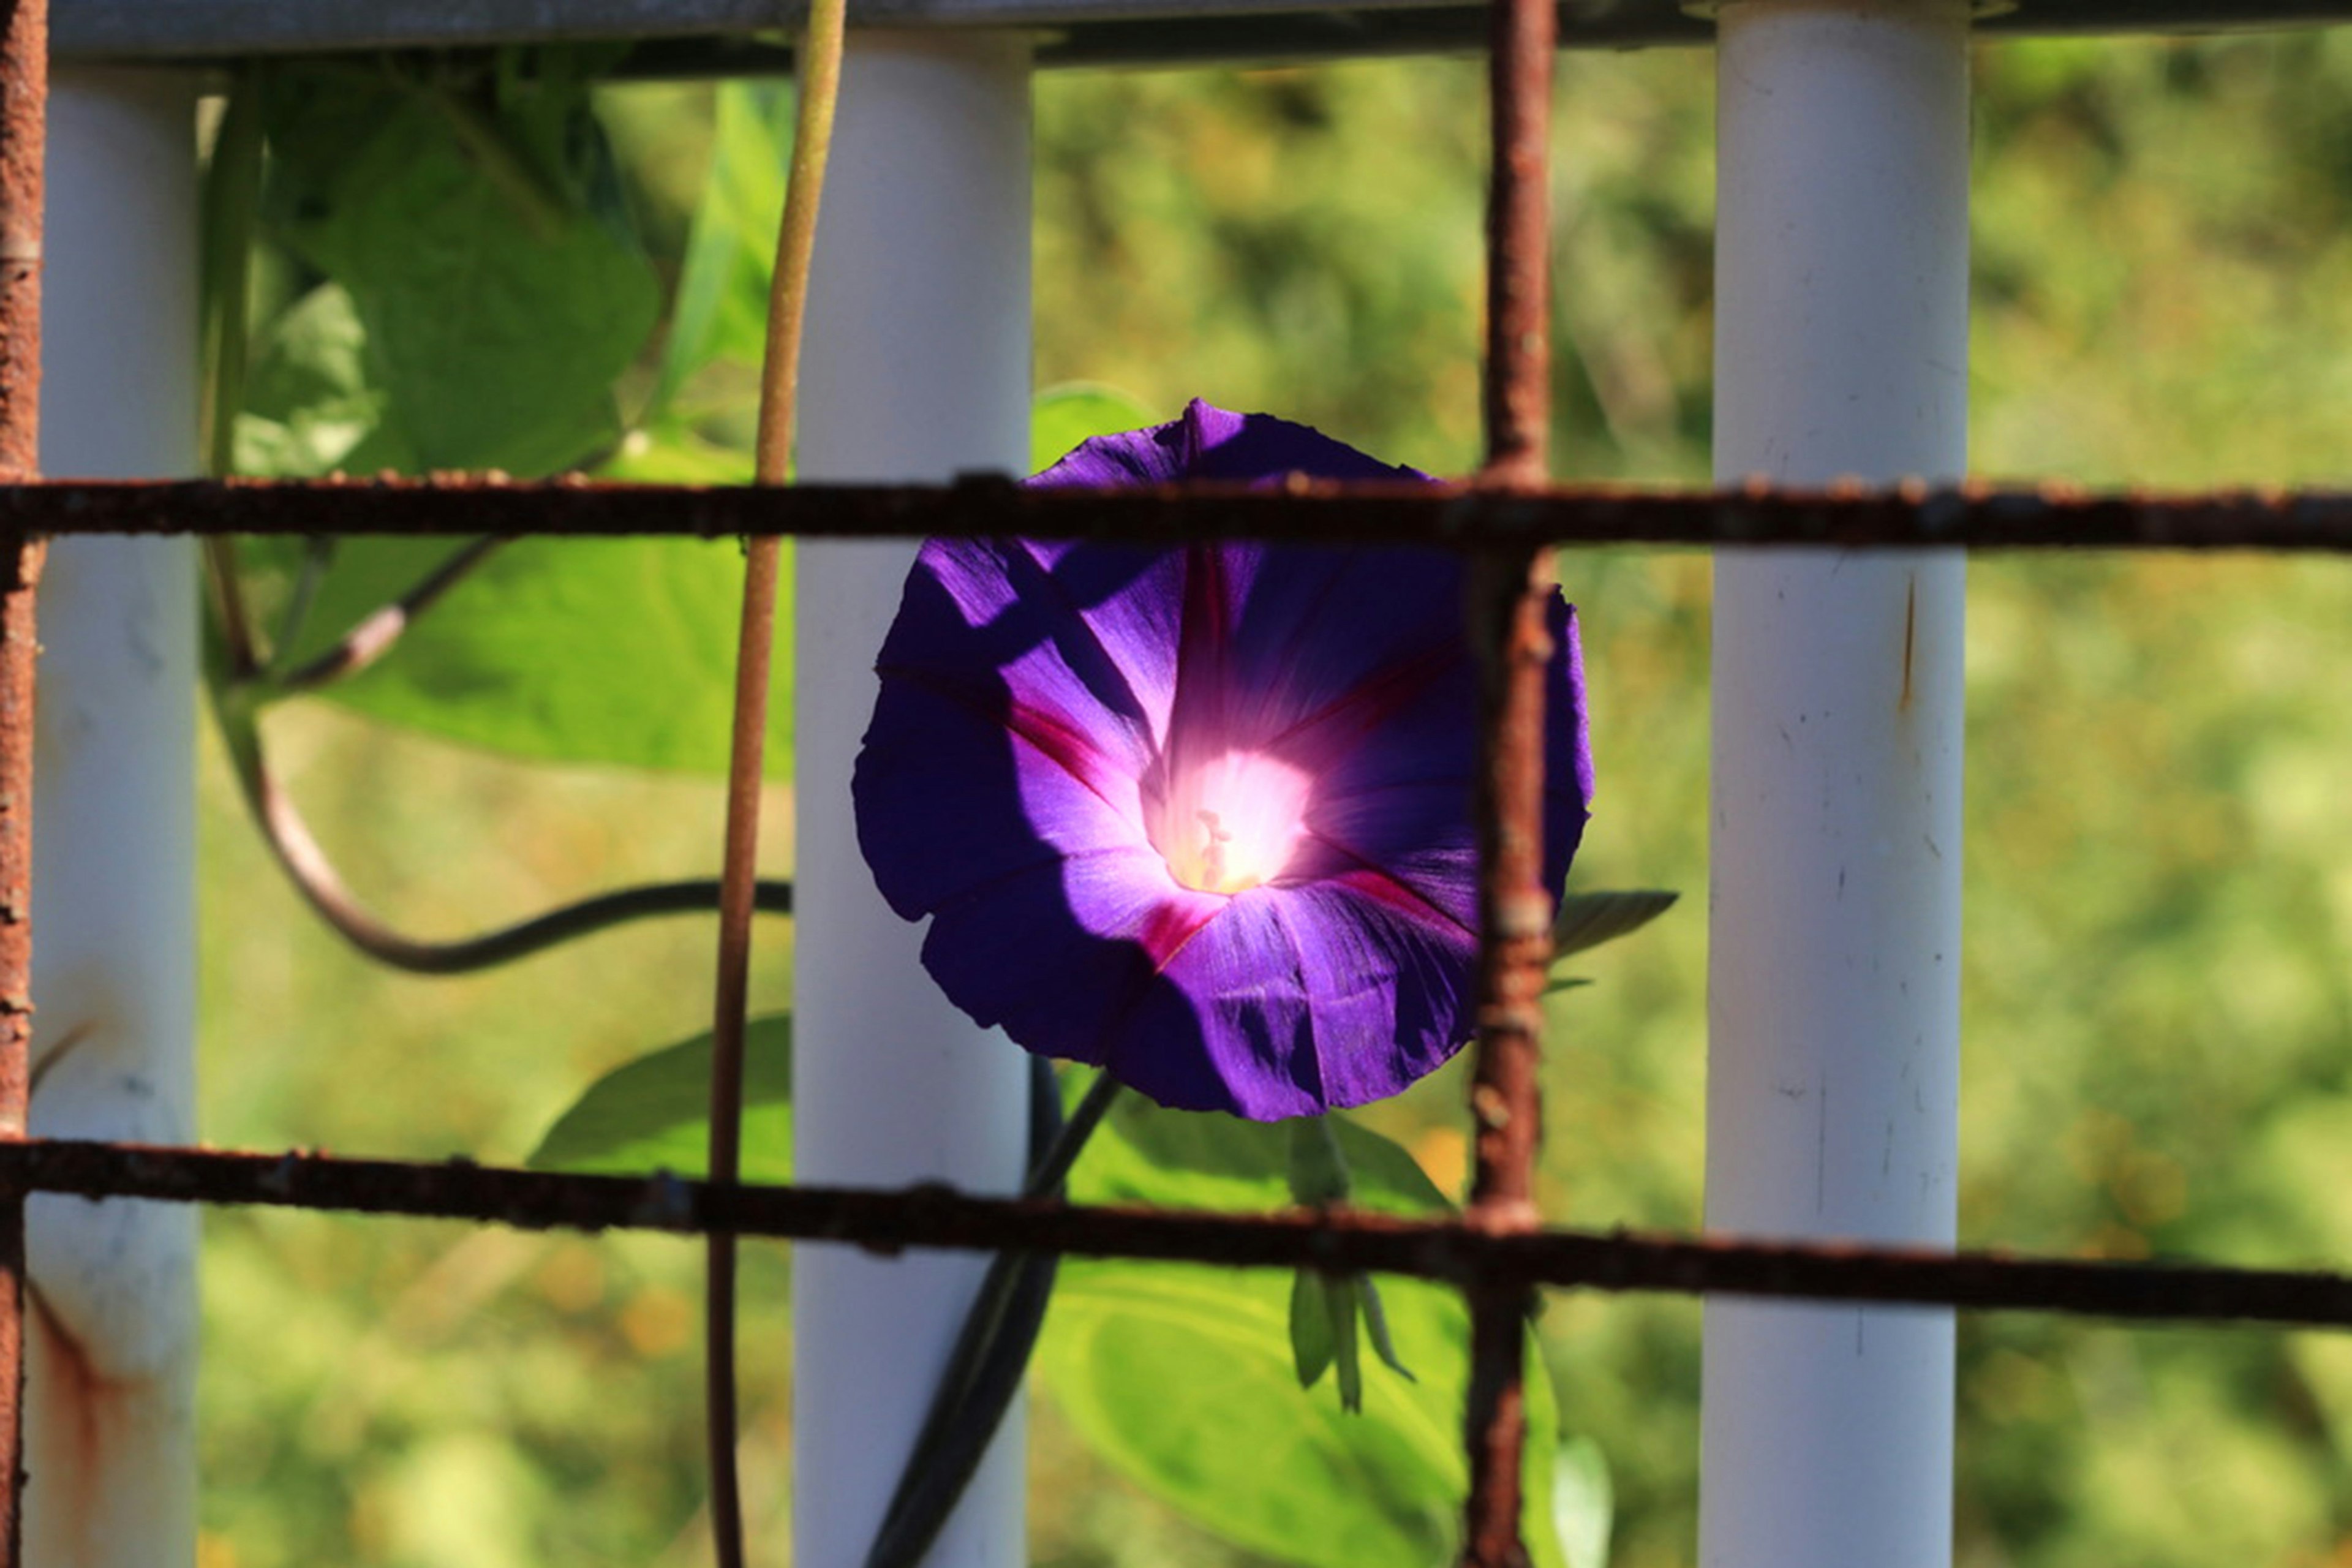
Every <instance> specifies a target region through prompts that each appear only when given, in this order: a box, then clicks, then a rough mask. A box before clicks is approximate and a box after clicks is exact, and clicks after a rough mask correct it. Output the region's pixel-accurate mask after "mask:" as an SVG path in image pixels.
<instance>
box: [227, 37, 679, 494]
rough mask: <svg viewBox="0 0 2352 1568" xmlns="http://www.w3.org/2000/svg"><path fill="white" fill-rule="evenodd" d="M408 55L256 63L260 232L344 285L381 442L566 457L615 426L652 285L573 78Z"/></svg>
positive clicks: (454, 462) (424, 457)
mask: <svg viewBox="0 0 2352 1568" xmlns="http://www.w3.org/2000/svg"><path fill="white" fill-rule="evenodd" d="M509 64H510V62H509ZM425 70H426V72H427V73H428V74H426V75H424V76H419V77H412V78H405V79H404V78H402V77H398V76H395V75H394V73H393V71H392V70H391V69H390V68H376V67H371V66H365V65H352V64H344V63H333V64H314V65H305V66H301V67H288V68H279V69H275V70H272V71H271V72H269V73H268V76H267V77H266V78H265V83H266V90H265V96H264V106H263V118H264V123H265V126H266V128H267V130H268V136H269V141H270V145H271V148H272V150H273V153H274V154H275V162H274V163H273V165H272V178H271V181H270V187H269V191H268V196H267V202H266V208H265V215H266V217H267V219H268V224H269V229H270V232H271V233H272V234H273V235H274V236H275V237H277V238H278V240H279V241H280V242H281V243H283V244H285V245H286V246H287V247H289V248H290V249H291V250H293V251H294V252H295V253H296V254H297V255H298V256H299V257H300V258H302V259H303V260H304V261H305V262H307V263H308V264H309V265H310V266H311V267H313V268H317V269H318V270H319V271H320V273H322V274H324V275H325V277H326V278H327V279H329V280H331V281H332V282H333V283H335V284H337V285H339V286H341V289H343V290H344V291H345V292H346V293H347V295H348V296H349V298H350V301H351V305H352V310H353V312H354V314H355V316H356V318H357V321H358V323H359V326H360V327H361V329H362V331H363V334H364V357H365V365H366V372H367V374H366V382H367V384H368V385H369V386H370V387H372V388H374V389H377V390H380V391H381V392H382V394H383V407H382V409H381V411H380V421H379V422H380V424H381V425H382V426H383V430H384V433H385V438H386V440H387V442H388V443H389V445H390V447H391V448H392V449H394V450H396V451H399V452H401V453H403V454H404V455H405V456H406V457H407V458H409V459H411V460H413V461H414V462H415V464H417V465H419V466H422V467H425V468H503V469H506V470H508V471H509V472H512V473H517V474H524V475H534V474H542V473H548V472H551V471H553V470H555V469H557V468H565V467H568V466H571V465H573V464H576V463H578V462H580V461H582V460H583V459H584V458H588V457H590V456H592V455H593V453H594V452H595V451H596V450H597V449H598V448H600V447H605V446H608V445H610V444H611V443H612V442H613V441H614V440H615V439H616V438H617V437H618V436H619V433H620V423H619V418H618V415H617V413H616V411H615V408H614V401H613V392H612V384H613V381H614V377H615V376H617V375H618V374H620V373H621V372H622V371H623V370H625V368H627V366H628V365H629V364H630V363H631V362H632V361H633V360H634V359H635V355H636V353H637V350H638V348H639V347H640V345H642V344H643V343H644V342H645V341H646V337H647V336H648V335H649V333H650V332H651V331H652V329H653V325H654V321H655V319H656V314H657V312H658V310H659V302H660V300H659V290H658V287H657V285H656V279H655V277H654V272H653V268H652V265H651V263H650V262H649V261H648V260H647V258H646V254H645V251H644V249H643V247H641V246H640V245H639V244H638V243H637V242H636V240H635V237H634V236H632V235H631V234H629V233H628V232H627V230H626V228H625V226H624V225H622V224H621V223H619V222H617V221H616V220H615V216H614V215H615V214H616V213H617V211H618V206H617V202H616V201H615V200H614V197H613V195H612V192H611V186H612V183H613V176H612V169H611V155H610V152H609V149H608V148H607V147H606V145H605V142H604V137H603V134H602V132H601V131H600V129H599V128H598V126H597V125H596V122H595V118H594V115H593V112H592V111H591V110H590V107H589V100H588V89H587V84H586V82H585V81H584V80H583V79H581V78H579V77H578V76H576V75H573V74H571V73H569V72H565V71H561V70H550V71H549V72H548V73H547V74H545V75H543V76H541V77H535V78H525V77H522V76H520V75H519V74H517V73H516V72H515V71H514V70H513V69H511V68H509V69H507V70H505V71H504V72H503V73H502V74H500V75H499V77H498V78H497V79H495V80H492V79H488V78H487V77H485V76H484V75H483V74H482V73H480V72H478V71H477V72H474V73H471V74H467V73H465V72H463V71H461V70H458V69H457V68H453V67H449V66H446V65H444V66H437V67H428V68H425Z"/></svg>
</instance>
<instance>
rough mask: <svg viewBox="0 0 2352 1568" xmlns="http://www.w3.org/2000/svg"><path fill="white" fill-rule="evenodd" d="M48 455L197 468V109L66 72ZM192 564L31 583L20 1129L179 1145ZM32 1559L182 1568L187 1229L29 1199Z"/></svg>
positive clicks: (103, 555)
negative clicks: (28, 1016)
mask: <svg viewBox="0 0 2352 1568" xmlns="http://www.w3.org/2000/svg"><path fill="white" fill-rule="evenodd" d="M47 176H48V211H47V235H46V238H45V245H44V250H45V252H46V255H47V267H46V268H45V273H44V279H43V301H42V310H41V331H42V337H43V344H42V349H43V352H42V383H43V384H42V388H41V443H40V461H41V468H42V469H43V471H44V472H46V473H47V474H50V475H54V476H58V477H80V478H132V477H141V476H146V477H155V476H169V477H185V476H187V475H190V474H193V473H194V472H195V471H196V397H195V394H196V376H197V361H196V203H195V182H196V150H195V96H194V90H193V88H192V87H191V85H190V83H189V81H188V79H185V78H184V77H179V76H173V75H168V74H161V73H152V72H150V73H138V74H132V73H127V72H125V73H104V72H96V71H79V70H77V71H71V72H62V71H61V72H59V73H58V76H57V78H56V79H55V80H54V81H53V83H52V84H51V89H50V98H49V148H48V171H47ZM194 564H195V555H194V547H193V545H192V543H191V542H189V541H187V540H184V539H173V540H142V541H130V540H117V539H61V540H58V542H55V543H54V544H52V545H51V546H50V551H49V564H48V572H47V577H46V578H45V579H44V581H43V584H42V587H41V602H40V616H41V643H42V649H43V652H42V658H41V662H40V669H39V681H40V686H39V697H38V702H39V708H38V713H39V722H38V725H37V750H36V752H35V763H34V766H35V777H36V784H35V788H34V795H33V804H34V812H33V829H34V858H33V921H34V942H33V995H34V998H35V1003H36V1005H37V1007H38V1008H39V1011H38V1013H37V1015H36V1020H37V1027H36V1030H35V1034H34V1063H35V1066H34V1071H35V1073H36V1075H37V1077H36V1083H37V1089H36V1091H35V1094H34V1097H33V1108H32V1128H33V1131H35V1132H36V1133H37V1134H40V1135H43V1136H47V1137H81V1138H115V1139H140V1140H143V1141H147V1142H163V1143H184V1142H193V1141H194V1136H195V1115H194V1088H195V1086H194V1054H195V1053H194V1039H195V924H194V920H195V793H194V792H195V780H194V760H195V735H194V700H195V681H196V660H195V653H196V582H195V573H194ZM27 1225H28V1227H29V1246H30V1249H31V1265H30V1274H31V1279H32V1284H33V1289H34V1292H35V1300H36V1313H35V1330H34V1332H33V1333H32V1335H31V1336H30V1340H29V1351H28V1355H29V1363H30V1399H29V1405H28V1414H27V1423H28V1447H29V1455H28V1459H27V1468H28V1469H29V1472H30V1484H29V1487H28V1489H27V1491H26V1510H25V1539H26V1561H28V1562H32V1563H41V1564H44V1565H45V1568H171V1565H172V1564H174V1563H192V1562H193V1561H194V1557H195V1459H194V1399H195V1352H196V1292H195V1252H196V1218H195V1213H194V1210H193V1209H190V1208H188V1207H186V1206H185V1205H163V1204H142V1203H106V1204H91V1203H87V1202H84V1201H83V1200H81V1199H79V1198H65V1197H39V1198H35V1199H34V1200H33V1201H32V1204H31V1205H30V1210H29V1214H28V1217H27Z"/></svg>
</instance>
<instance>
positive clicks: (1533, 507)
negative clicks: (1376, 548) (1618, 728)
mask: <svg viewBox="0 0 2352 1568" xmlns="http://www.w3.org/2000/svg"><path fill="white" fill-rule="evenodd" d="M10 529H16V530H22V531H27V532H37V533H47V534H58V535H66V534H87V533H107V534H176V533H193V534H205V535H210V534H223V533H250V534H314V533H341V534H391V535H414V536H417V537H429V536H443V537H462V536H473V535H480V534H498V535H509V536H520V535H531V536H561V535H575V536H583V537H593V536H610V535H625V534H637V535H682V536H688V537H698V538H706V539H716V538H723V537H727V536H730V535H740V534H746V533H789V534H795V535H799V536H802V537H804V538H830V539H854V538H886V537H925V536H937V537H943V538H972V537H984V536H988V535H1017V536H1020V537H1024V538H1033V539H1105V540H1120V541H1126V542H1134V543H1158V542H1181V541H1184V540H1199V539H1234V538H1255V539H1267V540H1297V541H1301V542H1319V543H1330V542H1334V541H1341V540H1345V541H1355V542H1364V543H1387V544H1428V545H1438V546H1442V547H1448V548H1455V549H1480V548H1486V547H1496V546H1512V545H1517V546H1526V545H1528V544H1532V543H1538V542H1554V543H1560V544H1581V545H1590V544H1627V545H1651V546H1667V545H1708V544H1755V545H1793V546H1820V545H1833V546H1837V547H1840V548H1849V549H1864V548H1872V547H1881V548H1895V549H1900V548H1917V547H1919V546H1922V545H1953V546H1961V547H1966V548H1971V549H1979V550H2049V549H2094V550H2263V551H2284V552H2330V553H2343V552H2352V492H2344V491H2324V490H2313V491H2293V490H2253V489H2248V490H2220V491H2210V492H2205V493H2159V492H2154V491H2147V492H2142V491H2116V492H2101V493H2091V492H2086V491H2083V490H2080V489H2070V488H2065V487H2060V486H2051V487H2046V488H2042V489H2027V488H2002V487H1996V486H1990V485H1975V484H1970V485H1958V486H1950V487H1945V488H1937V489H1928V488H1926V487H1918V486H1897V487H1889V488H1886V489H1865V488H1862V487H1844V488H1832V489H1784V490H1777V491H1776V490H1773V489H1768V488H1765V487H1761V486H1755V487H1742V488H1737V489H1713V490H1709V489H1690V490H1668V489H1637V488H1634V487H1631V486H1615V485H1572V486H1571V485H1560V486H1552V487H1548V488H1546V489H1540V490H1535V491H1509V492H1505V491H1496V490H1487V491H1480V490H1477V489H1473V488H1471V487H1469V486H1464V485H1451V484H1447V485H1436V486H1398V485H1388V484H1365V483H1357V484H1339V483H1336V482H1332V481H1328V480H1296V481H1293V482H1291V483H1289V484H1287V485H1286V486H1285V487H1283V488H1282V489H1279V490H1276V491H1255V490H1245V489H1235V488H1233V487H1230V486H1215V485H1194V486H1187V487H1184V488H1183V489H1177V488H1174V487H1161V488H1154V489H1135V490H1121V491H1102V492H1088V491H1080V490H1024V489H1019V488H1017V487H1016V486H1015V485H1014V484H1013V482H1012V481H1011V480H1009V479H1003V478H999V477H996V476H985V477H980V478H967V479H959V480H957V481H956V482H954V483H953V484H949V485H899V486H893V485H803V486H795V487H793V488H790V489H751V488H742V489H736V488H732V487H730V488H726V489H693V488H689V487H685V486H678V487H666V486H632V485H592V484H587V483H584V482H582V483H569V484H567V483H562V482H556V483H549V484H514V483H508V482H502V481H497V480H487V479H481V480H478V479H448V478H444V479H431V480H422V479H420V480H382V481H378V480H370V481H364V482H344V483H332V482H329V483H311V484H300V483H268V482H260V481H253V480H238V481H232V482H228V483H221V482H217V481H211V480H205V481H191V482H173V483H164V482H152V483H150V482H137V481H100V480H79V479H76V480H69V481H57V482H51V483H45V484H37V485H6V484H0V531H7V530H10Z"/></svg>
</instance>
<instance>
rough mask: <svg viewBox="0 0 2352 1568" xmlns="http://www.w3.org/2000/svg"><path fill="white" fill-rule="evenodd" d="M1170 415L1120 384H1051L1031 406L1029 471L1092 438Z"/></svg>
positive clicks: (1046, 465)
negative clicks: (1138, 397) (1153, 408)
mask: <svg viewBox="0 0 2352 1568" xmlns="http://www.w3.org/2000/svg"><path fill="white" fill-rule="evenodd" d="M1167 418H1168V416H1167V415H1166V414H1154V413H1153V412H1152V411H1151V410H1150V409H1149V408H1146V407H1145V406H1144V405H1142V404H1141V403H1139V402H1138V401H1137V400H1136V399H1135V398H1133V397H1130V396H1129V395H1127V394H1126V393H1124V392H1121V391H1119V390H1118V388H1117V387H1111V386H1101V385H1097V384H1095V383H1093V382H1087V381H1073V382H1066V383H1064V384H1061V385H1059V386H1049V387H1047V388H1046V389H1045V391H1043V392H1040V393H1039V394H1038V395H1037V397H1036V400H1035V401H1034V403H1032V404H1031V405H1030V409H1029V471H1030V472H1032V473H1038V472H1042V471H1043V470H1045V469H1046V468H1052V467H1053V466H1054V465H1055V463H1057V462H1060V461H1061V460H1062V458H1065V457H1066V456H1067V455H1068V454H1069V452H1070V449H1071V448H1072V447H1076V446H1077V444H1078V443H1079V442H1081V441H1084V440H1087V438H1088V437H1095V436H1115V435H1117V434H1118V433H1119V432H1120V431H1122V430H1135V429H1139V428H1141V427H1142V426H1146V425H1157V424H1160V423H1161V422H1162V421H1164V420H1165V419H1167Z"/></svg>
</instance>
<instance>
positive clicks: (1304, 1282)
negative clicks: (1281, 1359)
mask: <svg viewBox="0 0 2352 1568" xmlns="http://www.w3.org/2000/svg"><path fill="white" fill-rule="evenodd" d="M1330 1294H1331V1287H1330V1281H1329V1280H1328V1279H1326V1278H1325V1276H1324V1275H1323V1273H1322V1271H1321V1270H1320V1269H1315V1268H1301V1269H1299V1270H1298V1271H1297V1273H1295V1274H1293V1275H1292V1276H1291V1277H1290V1359H1291V1364H1292V1366H1293V1367H1294V1369H1295V1370H1296V1371H1297V1373H1298V1386H1299V1387H1301V1388H1312V1387H1314V1386H1315V1384H1316V1381H1317V1380H1318V1379H1319V1378H1320V1377H1321V1376H1322V1375H1323V1374H1324V1373H1325V1372H1327V1371H1328V1370H1329V1369H1330V1365H1331V1357H1332V1355H1333V1353H1334V1348H1335V1347H1334V1344H1333V1342H1332V1338H1331V1321H1332V1320H1331V1304H1330V1301H1329V1300H1328V1298H1329V1296H1330Z"/></svg>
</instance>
